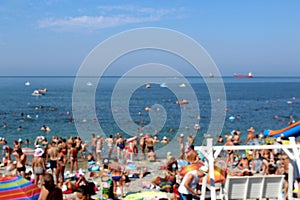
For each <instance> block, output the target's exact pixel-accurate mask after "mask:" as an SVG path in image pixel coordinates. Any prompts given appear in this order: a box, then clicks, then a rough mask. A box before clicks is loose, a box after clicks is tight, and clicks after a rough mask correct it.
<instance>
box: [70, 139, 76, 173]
mask: <svg viewBox="0 0 300 200" xmlns="http://www.w3.org/2000/svg"><path fill="white" fill-rule="evenodd" d="M77 154H78V150H77V148H76V143H73V145H72V148H71V149H70V152H69V156H70V164H71V167H70V169H71V173H73V170H74V166H75V169H76V172H77V171H78V157H77Z"/></svg>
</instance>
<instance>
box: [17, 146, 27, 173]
mask: <svg viewBox="0 0 300 200" xmlns="http://www.w3.org/2000/svg"><path fill="white" fill-rule="evenodd" d="M14 155H15V156H16V160H17V172H18V174H19V175H20V176H22V177H23V178H24V177H25V171H26V167H25V164H26V155H25V154H24V153H23V151H22V149H17V150H16V151H15V152H14Z"/></svg>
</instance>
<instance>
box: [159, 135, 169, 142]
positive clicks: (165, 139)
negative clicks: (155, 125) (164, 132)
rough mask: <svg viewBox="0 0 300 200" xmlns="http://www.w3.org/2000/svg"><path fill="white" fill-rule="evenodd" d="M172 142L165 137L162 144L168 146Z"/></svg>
mask: <svg viewBox="0 0 300 200" xmlns="http://www.w3.org/2000/svg"><path fill="white" fill-rule="evenodd" d="M169 142H170V140H169V139H168V138H167V136H164V137H163V139H162V140H161V141H160V143H161V144H168V143H169Z"/></svg>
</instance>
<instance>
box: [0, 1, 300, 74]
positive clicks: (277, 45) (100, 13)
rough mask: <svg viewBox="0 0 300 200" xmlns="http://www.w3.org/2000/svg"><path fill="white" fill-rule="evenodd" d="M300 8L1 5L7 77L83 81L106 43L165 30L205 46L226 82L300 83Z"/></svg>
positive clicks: (0, 59)
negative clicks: (135, 32)
mask: <svg viewBox="0 0 300 200" xmlns="http://www.w3.org/2000/svg"><path fill="white" fill-rule="evenodd" d="M299 10H300V1H297V0H288V1H277V0H256V1H237V0H236V1H221V0H220V1H199V0H190V1H184V0H172V1H149V0H145V1H140V0H139V1H137V0H131V1H128V0H116V1H108V0H98V1H93V0H89V1H87V0H82V1H74V0H69V1H67V0H61V1H58V0H44V1H43V0H32V1H26V0H24V1H17V0H2V1H1V2H0V50H1V54H0V69H1V75H2V76H6V75H17V76H20V75H25V76H27V75H71V76H72V75H76V73H77V70H78V69H79V67H80V65H81V63H82V62H83V60H84V58H85V57H86V56H87V55H88V53H89V52H90V51H91V50H92V49H93V48H94V47H95V46H96V45H98V44H99V43H100V42H101V41H103V40H105V39H107V38H108V37H110V36H112V35H114V34H117V33H120V32H122V31H125V30H129V29H132V28H141V27H149V26H151V27H153V26H154V27H163V28H170V29H174V30H177V31H179V32H182V33H184V34H186V35H188V36H190V37H191V38H193V39H194V40H196V41H197V42H198V43H199V44H201V45H202V46H203V47H204V48H205V49H206V50H207V52H208V53H209V54H210V56H211V57H212V59H213V60H214V61H215V63H216V64H217V66H218V68H219V70H220V71H221V73H222V75H225V76H226V75H227V76H228V75H229V76H231V75H232V74H233V73H235V72H238V73H248V72H249V71H252V72H253V73H254V75H257V76H271V75H275V76H289V75H292V76H295V75H296V76H300V57H299V52H300V23H299V22H300V12H299Z"/></svg>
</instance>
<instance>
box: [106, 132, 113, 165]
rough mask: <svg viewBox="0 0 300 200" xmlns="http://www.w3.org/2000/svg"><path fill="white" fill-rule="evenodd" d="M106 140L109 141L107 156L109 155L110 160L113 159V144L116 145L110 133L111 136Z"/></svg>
mask: <svg viewBox="0 0 300 200" xmlns="http://www.w3.org/2000/svg"><path fill="white" fill-rule="evenodd" d="M105 142H106V143H107V147H108V151H107V156H108V159H109V160H110V159H111V154H112V152H113V145H114V139H113V136H112V135H110V136H109V138H106V139H105Z"/></svg>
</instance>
